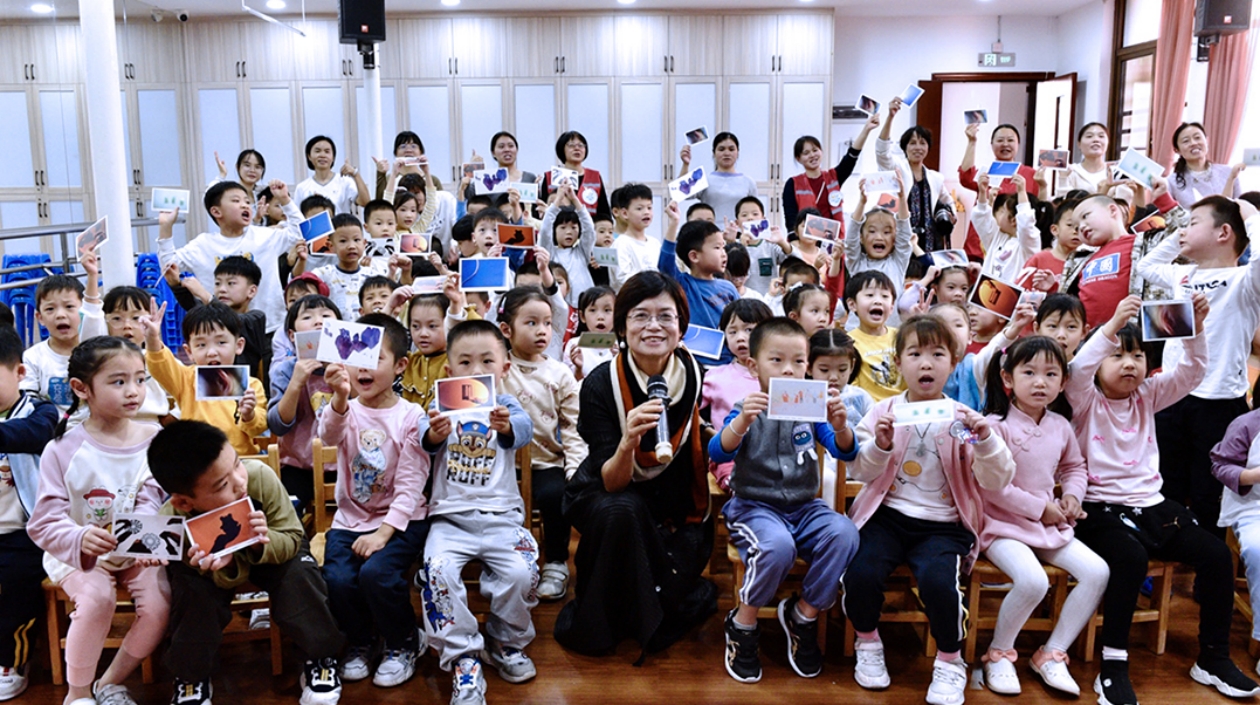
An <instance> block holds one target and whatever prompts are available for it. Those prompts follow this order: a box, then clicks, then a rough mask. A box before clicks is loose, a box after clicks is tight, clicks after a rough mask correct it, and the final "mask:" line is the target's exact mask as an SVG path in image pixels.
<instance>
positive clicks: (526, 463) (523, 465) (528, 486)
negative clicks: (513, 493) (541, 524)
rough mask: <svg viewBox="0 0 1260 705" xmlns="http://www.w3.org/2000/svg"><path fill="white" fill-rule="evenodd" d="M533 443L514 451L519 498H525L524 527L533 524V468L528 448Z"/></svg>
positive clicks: (531, 526)
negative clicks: (519, 491) (518, 478)
mask: <svg viewBox="0 0 1260 705" xmlns="http://www.w3.org/2000/svg"><path fill="white" fill-rule="evenodd" d="M533 445H534V444H533V443H530V444H529V445H526V446H525V447H524V448H521V449H520V450H518V451H516V470H517V473H518V474H519V476H520V481H519V486H520V489H521V499H523V500H525V528H526V529H531V528H533V526H534V470H533V459H532V457H531V455H530V452H529V449H530V448H531V447H532V446H533Z"/></svg>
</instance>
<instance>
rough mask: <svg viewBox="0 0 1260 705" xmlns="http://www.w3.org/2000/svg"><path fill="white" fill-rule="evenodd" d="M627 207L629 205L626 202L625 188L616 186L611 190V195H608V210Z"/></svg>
mask: <svg viewBox="0 0 1260 705" xmlns="http://www.w3.org/2000/svg"><path fill="white" fill-rule="evenodd" d="M629 205H630V204H629V203H627V202H626V187H625V186H618V187H617V188H615V189H613V190H612V193H610V194H608V207H609V208H625V207H627V206H629Z"/></svg>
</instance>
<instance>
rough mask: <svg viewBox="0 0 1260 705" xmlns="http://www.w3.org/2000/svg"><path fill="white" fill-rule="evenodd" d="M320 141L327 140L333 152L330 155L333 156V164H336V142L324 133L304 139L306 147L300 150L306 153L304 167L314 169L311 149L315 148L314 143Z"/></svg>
mask: <svg viewBox="0 0 1260 705" xmlns="http://www.w3.org/2000/svg"><path fill="white" fill-rule="evenodd" d="M320 142H327V143H328V146H329V147H332V153H333V155H332V156H333V164H334V166H335V165H336V162H337V143H336V142H333V140H332V138H331V137H328V136H325V135H315V136H314V137H312V138H310V139H309V140H307V141H306V149H304V150H302V154H305V155H306V168H307V169H310V170H312V171H314V170H315V163H314V162H312V161H311V150H312V149H315V145H317V144H319V143H320Z"/></svg>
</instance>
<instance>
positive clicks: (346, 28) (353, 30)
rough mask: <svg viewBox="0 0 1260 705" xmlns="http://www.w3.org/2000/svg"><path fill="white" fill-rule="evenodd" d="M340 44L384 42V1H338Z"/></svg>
mask: <svg viewBox="0 0 1260 705" xmlns="http://www.w3.org/2000/svg"><path fill="white" fill-rule="evenodd" d="M340 2H341V14H340V15H339V16H338V26H339V27H340V28H341V43H342V44H358V43H361V42H383V41H385V0H340Z"/></svg>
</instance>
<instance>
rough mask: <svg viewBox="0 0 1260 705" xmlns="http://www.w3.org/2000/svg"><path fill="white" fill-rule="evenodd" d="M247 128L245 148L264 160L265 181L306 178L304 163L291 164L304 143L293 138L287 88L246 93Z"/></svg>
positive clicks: (289, 182)
mask: <svg viewBox="0 0 1260 705" xmlns="http://www.w3.org/2000/svg"><path fill="white" fill-rule="evenodd" d="M249 127H250V137H251V139H250V141H249V142H248V143H247V146H248V147H250V148H251V149H256V150H258V151H259V152H261V153H262V155H263V158H264V159H266V160H267V176H268V177H269V178H272V179H281V180H282V181H284V182H285V183H287V184H290V185H293V184H296V183H297V182H299V181H302V180H303V179H305V178H306V176H307V168H306V159H305V158H302V159H301V161H295V160H296V159H297V156H296V155H298V154H301V153H302V148H303V147H304V146H305V145H306V140H302V141H301V142H298V141H297V140H296V138H295V137H294V136H293V98H292V95H291V91H290V89H289V87H288V86H285V85H277V86H262V87H258V88H251V89H249ZM334 139H336V138H335V137H334ZM342 148H343V149H344V148H345V145H342ZM219 154H220V155H222V154H223V153H222V152H220V153H219ZM230 171H231V167H230V166H229V172H230Z"/></svg>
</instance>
